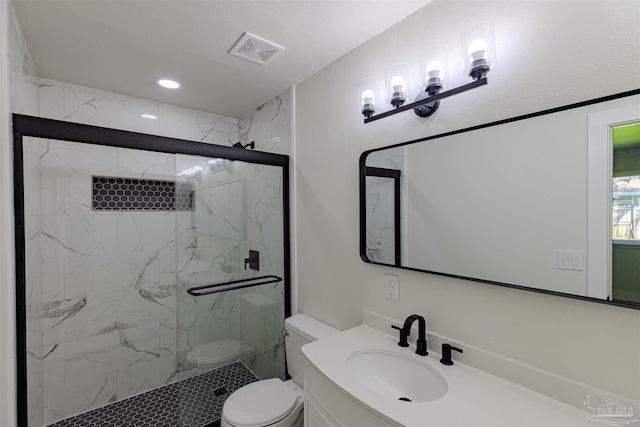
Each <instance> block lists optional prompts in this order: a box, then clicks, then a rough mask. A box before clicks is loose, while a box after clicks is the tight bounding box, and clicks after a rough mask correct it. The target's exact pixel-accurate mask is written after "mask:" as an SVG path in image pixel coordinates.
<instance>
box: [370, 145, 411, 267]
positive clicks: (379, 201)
mask: <svg viewBox="0 0 640 427" xmlns="http://www.w3.org/2000/svg"><path fill="white" fill-rule="evenodd" d="M404 151H405V149H404V147H397V148H395V149H392V150H384V151H376V152H374V153H371V154H369V156H367V166H371V167H378V168H385V169H394V170H399V171H401V172H402V171H403V170H405V169H406V168H405V165H404ZM406 185H407V183H406V181H405V174H402V175H401V177H400V192H401V193H402V192H404V191H406V190H405V189H406V188H407V187H406ZM366 186H367V189H366V197H367V205H366V208H367V211H366V212H367V213H366V215H367V245H366V248H367V249H366V250H367V257H368V258H369V259H370V260H372V261H374V262H380V263H384V264H392V265H393V264H395V232H396V230H395V221H394V220H395V211H394V207H395V205H394V196H395V194H394V183H393V180H392V179H390V178H379V177H367V184H366ZM400 200H401V207H400V212H401V214H400V215H401V219H400V220H401V222H404V219H403V218H402V215H404V213H405V212H406V209H405V208H404V206H402V201H403V200H405V198H404V197H402V196H400ZM401 244H402V243H401Z"/></svg>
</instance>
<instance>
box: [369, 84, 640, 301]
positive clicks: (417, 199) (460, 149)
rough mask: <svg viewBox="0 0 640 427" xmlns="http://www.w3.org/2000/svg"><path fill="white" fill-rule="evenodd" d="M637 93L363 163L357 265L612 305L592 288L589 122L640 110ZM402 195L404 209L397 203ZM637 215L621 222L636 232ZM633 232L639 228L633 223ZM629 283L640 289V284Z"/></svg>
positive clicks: (400, 149)
mask: <svg viewBox="0 0 640 427" xmlns="http://www.w3.org/2000/svg"><path fill="white" fill-rule="evenodd" d="M639 93H640V90H634V91H631V92H627V93H624V94H618V95H612V96H610V97H606V98H600V99H597V100H592V101H587V102H583V103H580V104H575V105H571V106H567V107H561V108H557V109H553V110H547V111H543V112H540V113H535V114H531V115H527V116H522V117H517V118H513V119H507V120H503V121H499V122H494V123H489V124H486V125H482V126H477V127H474V128H470V129H464V130H460V131H454V132H450V133H447V134H443V135H437V136H433V137H428V138H424V139H421V140H417V141H410V142H407V143H400V144H396V145H393V146H390V147H385V148H380V149H375V150H370V151H367V152H364V153H363V154H362V156H361V160H360V182H361V200H360V206H361V236H360V239H361V240H360V252H361V257H362V258H363V260H364V261H365V262H370V263H377V264H385V265H392V266H398V267H401V268H408V269H412V270H419V271H424V272H428V273H435V274H440V275H446V276H454V277H458V278H462V279H469V280H474V281H482V282H487V283H493V284H498V285H506V286H514V287H521V288H526V289H532V290H539V291H543V292H549V293H554V294H561V295H566V296H578V297H591V298H596V297H599V296H600V295H604V296H603V297H601V298H602V299H610V298H607V295H609V293H608V291H606V290H605V287H606V286H607V283H605V282H604V281H602V283H598V284H597V287H598V289H595V288H594V287H596V285H594V283H595V281H591V283H588V282H589V280H588V274H587V270H588V269H587V266H588V259H587V256H586V255H587V240H588V233H587V209H586V207H587V190H588V188H587V179H586V177H587V175H588V170H587V158H588V157H590V150H589V149H588V147H589V144H588V142H587V139H588V138H587V135H588V131H589V126H588V118H589V115H590V114H593V113H597V112H602V111H608V110H611V109H615V108H619V107H621V106H634V105H640V96H638V94H639ZM627 153H629V152H627ZM625 158H626V155H625ZM382 170H384V171H386V173H389V172H390V171H394V173H395V174H396V175H397V176H398V177H399V178H398V179H397V181H398V184H399V188H398V189H397V190H394V189H393V188H392V187H393V185H392V184H391V179H390V178H380V177H379V176H376V177H374V176H372V175H373V172H374V171H376V172H377V173H379V172H380V171H382ZM636 175H640V173H635V172H634V173H632V174H628V175H625V176H636ZM630 182H631V181H630ZM608 185H609V188H610V187H611V181H610V180H609V184H608ZM634 185H635V184H634ZM395 193H397V194H399V199H400V200H399V203H395V202H392V200H393V199H394V197H395ZM609 200H610V199H609ZM634 200H636V202H635V203H636V204H637V198H636V199H634ZM630 203H633V201H629V202H628V203H627V205H625V206H628V205H629V204H630ZM394 204H397V205H398V209H397V210H394V211H393V212H397V213H392V206H393V205H394ZM636 209H637V208H636ZM609 210H610V211H611V209H609ZM634 212H636V211H634ZM630 215H632V214H629V215H627V216H621V217H620V219H621V220H624V221H631V219H630ZM634 215H635V214H634ZM633 221H636V227H637V216H634V217H633ZM609 224H611V222H609ZM609 227H611V225H609ZM619 228H620V227H619ZM398 230H399V232H398ZM634 232H635V229H634ZM638 247H639V248H640V246H638ZM636 264H640V263H637V262H636ZM630 274H635V275H636V276H635V278H636V280H635V283H636V284H635V286H638V280H637V277H638V273H637V272H635V273H630ZM619 289H620V290H621V289H622V287H620V288H619ZM614 292H615V290H614ZM624 301H630V300H629V299H624Z"/></svg>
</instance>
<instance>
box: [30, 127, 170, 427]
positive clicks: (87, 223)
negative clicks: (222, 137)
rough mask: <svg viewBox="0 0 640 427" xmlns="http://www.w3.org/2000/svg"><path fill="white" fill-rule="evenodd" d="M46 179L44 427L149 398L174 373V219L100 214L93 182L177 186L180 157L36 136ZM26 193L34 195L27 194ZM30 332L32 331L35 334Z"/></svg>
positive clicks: (39, 232) (36, 156)
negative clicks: (138, 180) (172, 182)
mask: <svg viewBox="0 0 640 427" xmlns="http://www.w3.org/2000/svg"><path fill="white" fill-rule="evenodd" d="M27 147H28V150H27V151H28V152H29V158H30V159H33V160H36V161H37V163H35V164H34V163H30V164H29V165H28V168H27V170H28V172H26V173H25V175H26V174H27V173H28V174H29V175H32V176H39V180H40V188H41V194H40V200H39V202H38V201H37V200H35V198H29V199H28V203H27V206H28V209H30V208H31V206H32V205H36V204H38V203H39V206H40V214H41V217H40V218H41V222H40V226H39V227H38V228H36V229H33V230H28V235H27V252H28V254H30V249H31V248H32V247H33V248H37V247H38V246H39V247H40V250H41V261H40V274H41V276H42V292H41V300H42V313H41V319H40V321H41V326H42V345H43V350H42V364H43V370H44V375H43V421H44V423H45V424H49V423H53V422H55V421H57V420H60V419H63V418H66V417H69V416H72V415H76V414H78V413H81V412H84V411H86V410H89V409H93V408H96V407H99V406H103V405H105V404H108V403H110V402H113V401H115V400H121V399H123V398H126V397H129V396H132V395H134V394H137V393H140V392H144V391H148V390H150V389H152V388H155V387H158V386H160V385H163V384H165V383H168V382H170V381H172V378H173V376H174V371H175V366H174V365H175V354H176V351H175V345H176V344H175V343H176V339H175V334H176V327H175V318H176V312H175V307H176V298H175V272H176V263H175V240H176V237H175V231H174V230H175V215H176V214H175V212H166V211H164V212H163V211H94V210H92V209H91V198H92V183H91V176H92V175H94V174H97V175H106V176H123V177H145V178H152V179H153V178H155V179H172V178H173V177H174V175H175V173H174V164H173V162H174V161H173V155H168V154H164V153H145V156H144V157H143V156H140V155H139V152H136V151H135V150H128V149H120V148H118V149H115V148H112V147H101V146H93V145H89V144H79V143H73V142H67V141H53V140H43V139H35V138H30V139H29V141H27ZM27 192H28V190H27ZM29 333H31V331H29Z"/></svg>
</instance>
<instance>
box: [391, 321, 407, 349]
mask: <svg viewBox="0 0 640 427" xmlns="http://www.w3.org/2000/svg"><path fill="white" fill-rule="evenodd" d="M391 327H392V328H393V329H397V330H399V331H400V341H398V345H399V346H400V347H409V343H408V342H407V338H408V337H409V334H407V333H406V332H405V330H404V328H401V327H400V326H396V325H391Z"/></svg>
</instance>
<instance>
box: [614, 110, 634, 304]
mask: <svg viewBox="0 0 640 427" xmlns="http://www.w3.org/2000/svg"><path fill="white" fill-rule="evenodd" d="M612 141H613V169H612V170H613V191H612V192H613V198H612V213H611V220H612V229H611V239H612V241H611V243H612V251H611V287H612V296H613V300H614V301H627V302H633V303H640V123H633V124H627V125H623V126H616V127H614V128H613V129H612Z"/></svg>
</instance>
